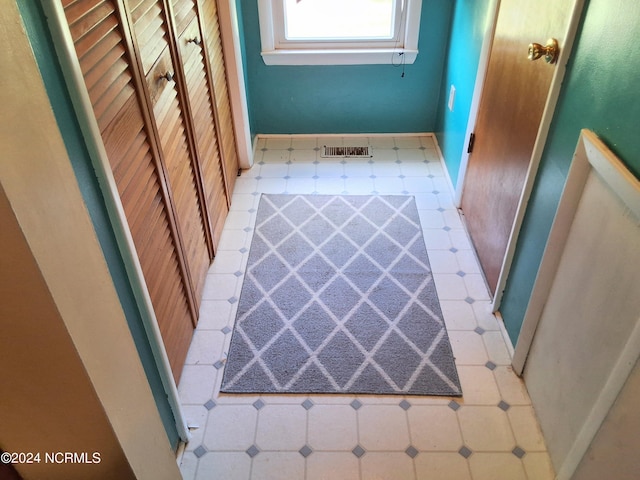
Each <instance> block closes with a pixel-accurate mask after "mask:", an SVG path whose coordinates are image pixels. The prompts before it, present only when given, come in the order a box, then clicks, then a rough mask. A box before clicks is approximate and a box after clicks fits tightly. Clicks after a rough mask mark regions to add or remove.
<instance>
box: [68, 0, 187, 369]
mask: <svg viewBox="0 0 640 480" xmlns="http://www.w3.org/2000/svg"><path fill="white" fill-rule="evenodd" d="M63 6H64V7H65V13H66V17H67V21H68V24H69V27H70V31H71V36H72V38H73V41H74V44H75V49H76V53H77V56H78V59H79V63H80V68H81V70H82V72H83V75H84V78H85V83H86V86H87V89H88V91H89V96H90V99H91V103H92V105H93V110H94V113H95V116H96V119H97V121H98V125H99V128H100V132H101V135H102V139H103V142H104V145H105V147H106V150H107V155H108V157H109V162H110V163H111V168H112V170H113V175H114V178H115V181H116V184H117V187H118V191H119V193H120V197H121V199H122V205H123V207H124V211H125V214H126V217H127V221H128V223H129V228H130V229H131V233H132V236H133V241H134V243H135V247H136V251H137V253H138V256H139V258H140V263H141V266H142V271H143V273H144V277H145V280H146V283H147V286H148V289H149V294H150V296H151V301H152V303H153V307H154V310H155V313H156V316H157V319H158V324H159V326H160V331H161V334H162V337H163V339H164V343H165V347H166V350H167V353H168V356H169V362H170V364H171V367H172V370H173V374H174V378H175V379H176V381H177V380H178V379H179V377H180V372H181V370H182V366H183V364H184V359H185V357H186V353H187V349H188V348H189V344H190V342H191V337H192V334H193V323H192V319H193V318H194V315H196V314H197V311H195V310H194V305H193V304H190V297H189V294H188V291H187V288H186V284H185V282H184V275H185V274H186V270H185V265H184V263H183V262H182V261H181V258H182V257H181V253H180V248H179V246H178V242H177V232H176V226H175V223H174V221H173V215H172V214H171V206H170V205H169V204H168V201H167V191H166V184H165V183H164V176H163V174H162V173H161V170H160V169H159V166H158V163H157V161H158V159H157V152H156V151H155V150H154V144H153V141H152V140H151V139H150V137H149V131H148V130H147V123H148V119H146V118H145V105H146V103H145V101H144V99H143V98H141V97H140V95H139V86H140V85H139V84H137V83H136V81H135V75H134V73H133V71H132V59H131V58H130V56H129V53H128V52H129V46H128V43H129V42H128V40H127V36H126V31H125V30H123V29H122V28H121V25H122V24H121V20H122V17H121V16H120V15H119V12H118V10H117V9H116V6H117V2H116V1H110V0H76V1H71V0H65V1H63Z"/></svg>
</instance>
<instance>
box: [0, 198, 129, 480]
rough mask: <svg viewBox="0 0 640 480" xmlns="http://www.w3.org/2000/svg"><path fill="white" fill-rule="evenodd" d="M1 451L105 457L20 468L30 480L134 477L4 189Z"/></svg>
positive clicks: (1, 215)
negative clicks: (89, 462)
mask: <svg viewBox="0 0 640 480" xmlns="http://www.w3.org/2000/svg"><path fill="white" fill-rule="evenodd" d="M0 218H1V219H2V228H1V229H0V292H2V294H1V300H0V318H1V319H2V320H1V321H0V325H1V326H2V333H1V334H0V365H1V368H2V393H0V425H2V428H1V429H0V446H1V447H2V449H3V450H5V451H7V452H40V453H41V455H42V457H44V454H45V452H59V451H62V452H90V453H91V454H93V452H99V453H100V456H101V462H100V463H99V464H96V465H93V464H84V465H73V464H66V465H65V464H60V465H51V464H46V463H45V459H44V458H42V459H41V460H42V463H40V464H34V465H29V466H27V465H24V466H20V465H16V469H17V470H18V471H19V472H21V473H22V475H23V476H24V478H47V479H54V478H60V479H63V478H122V479H127V478H133V474H132V472H131V469H130V468H129V465H128V462H127V460H126V458H125V456H124V453H123V451H122V449H121V448H120V445H119V444H118V442H117V439H116V438H115V434H114V432H113V429H112V428H111V426H110V424H109V422H108V419H107V417H106V415H105V411H104V409H103V408H102V406H101V405H100V401H99V399H98V398H97V397H96V393H95V391H94V390H93V388H92V385H91V382H90V379H89V378H88V377H87V373H86V371H85V370H84V368H83V365H82V361H81V359H80V358H79V357H78V353H77V351H76V349H75V347H74V345H73V341H72V340H71V338H70V337H69V332H68V331H67V329H66V328H65V324H64V321H63V319H62V318H61V317H60V313H59V312H58V310H57V308H56V305H55V302H54V301H53V299H52V298H51V294H50V292H49V290H48V288H47V285H46V282H45V280H44V279H43V277H42V274H41V272H40V270H39V269H38V265H37V263H36V260H35V259H34V258H33V255H32V254H31V251H30V250H29V248H28V245H27V243H26V240H25V238H24V236H23V235H22V231H21V229H20V227H19V225H18V222H17V221H16V218H15V216H14V215H13V212H12V211H11V208H10V206H9V202H8V200H7V198H6V196H5V195H4V191H1V190H0Z"/></svg>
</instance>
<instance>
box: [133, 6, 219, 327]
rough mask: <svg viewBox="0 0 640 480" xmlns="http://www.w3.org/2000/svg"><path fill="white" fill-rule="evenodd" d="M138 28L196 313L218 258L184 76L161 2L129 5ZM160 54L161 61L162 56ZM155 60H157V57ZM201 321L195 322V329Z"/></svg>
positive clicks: (142, 59) (162, 157) (155, 125)
mask: <svg viewBox="0 0 640 480" xmlns="http://www.w3.org/2000/svg"><path fill="white" fill-rule="evenodd" d="M128 3H129V8H130V12H131V18H132V20H133V24H132V28H133V31H134V38H135V40H136V41H135V42H134V43H136V44H137V46H138V48H137V50H138V51H139V52H140V61H141V63H142V67H143V71H144V75H145V78H146V85H147V89H148V97H149V100H150V102H151V109H152V112H153V116H152V124H153V128H154V129H155V131H156V132H157V138H158V140H159V143H160V154H161V160H162V164H163V167H164V172H165V174H166V177H167V183H168V184H169V193H170V195H171V200H172V204H173V209H174V212H175V216H176V223H177V225H178V234H179V236H180V242H181V245H182V248H183V251H184V254H185V259H186V263H187V266H188V269H187V273H188V283H189V287H190V288H191V295H192V297H193V300H194V302H195V303H196V308H198V307H199V302H200V297H201V294H202V290H203V288H204V282H205V280H206V276H207V271H208V269H209V265H210V263H211V259H212V258H213V246H212V244H211V239H210V236H209V233H210V232H209V228H208V221H207V217H208V215H207V210H206V208H207V207H206V203H205V200H204V198H203V197H202V189H201V187H200V186H201V184H202V181H201V178H200V169H199V166H198V163H197V151H196V150H195V146H194V145H193V143H191V140H190V138H189V136H188V132H187V128H188V127H187V122H188V120H187V109H186V107H185V105H184V98H183V97H181V96H180V95H181V94H180V90H179V85H178V83H177V82H180V81H181V77H180V76H179V75H178V73H177V71H176V65H175V64H174V57H173V56H172V47H171V46H170V44H171V43H172V42H171V40H172V37H171V33H170V25H169V23H168V21H167V12H166V10H165V5H164V3H163V2H161V1H157V0H154V1H151V0H135V1H134V0H129V2H128ZM158 52H159V56H156V55H157V54H158ZM154 57H155V58H154ZM196 322H197V316H196V318H195V319H194V322H193V326H195V324H196Z"/></svg>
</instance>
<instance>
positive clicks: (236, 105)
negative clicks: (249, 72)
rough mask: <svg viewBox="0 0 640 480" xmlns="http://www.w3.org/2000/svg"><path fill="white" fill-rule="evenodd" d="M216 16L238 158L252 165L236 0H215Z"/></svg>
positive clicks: (244, 164) (246, 165) (243, 163)
mask: <svg viewBox="0 0 640 480" xmlns="http://www.w3.org/2000/svg"><path fill="white" fill-rule="evenodd" d="M217 5H218V20H219V21H220V35H221V37H222V48H223V49H224V53H225V55H224V63H225V69H226V71H227V83H228V85H229V87H228V88H229V97H230V98H229V100H230V101H231V113H232V116H233V126H234V130H235V134H236V148H237V149H238V162H239V166H240V168H242V169H247V168H251V166H252V165H253V145H252V141H251V128H250V125H249V109H248V107H247V90H246V85H245V81H244V67H243V64H242V50H241V48H240V32H239V28H238V9H237V5H236V1H235V0H218V3H217Z"/></svg>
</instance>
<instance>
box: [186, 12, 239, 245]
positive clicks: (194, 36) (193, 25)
mask: <svg viewBox="0 0 640 480" xmlns="http://www.w3.org/2000/svg"><path fill="white" fill-rule="evenodd" d="M189 4H191V6H193V2H185V1H179V2H174V8H175V7H181V6H185V5H186V6H189ZM175 11H176V13H182V11H181V10H175ZM190 11H191V12H192V13H193V15H190V17H191V22H189V24H188V25H187V26H186V28H185V29H184V30H183V31H181V30H180V27H181V26H182V25H183V23H184V22H180V21H179V20H180V18H179V17H178V18H176V26H177V28H178V32H179V36H178V45H179V48H180V53H181V58H182V64H183V69H184V75H185V78H186V83H187V95H188V98H189V105H190V110H191V116H192V120H193V122H192V124H193V130H194V135H195V139H196V143H197V147H198V154H199V160H200V168H201V170H202V180H203V189H204V193H205V197H206V199H207V211H208V214H209V220H210V225H211V230H212V237H213V245H214V249H215V247H217V245H218V241H219V240H220V235H221V234H222V228H223V227H224V221H225V219H226V217H227V213H228V212H229V204H228V203H227V196H226V187H225V184H224V173H223V165H222V159H221V158H220V147H219V145H218V132H217V129H216V126H217V119H216V115H215V110H214V103H213V99H212V94H211V91H210V89H209V81H208V77H207V69H206V66H205V60H204V56H203V46H202V35H201V33H200V27H199V24H198V20H197V18H195V9H193V8H192V9H191V10H190ZM187 18H188V17H187Z"/></svg>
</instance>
